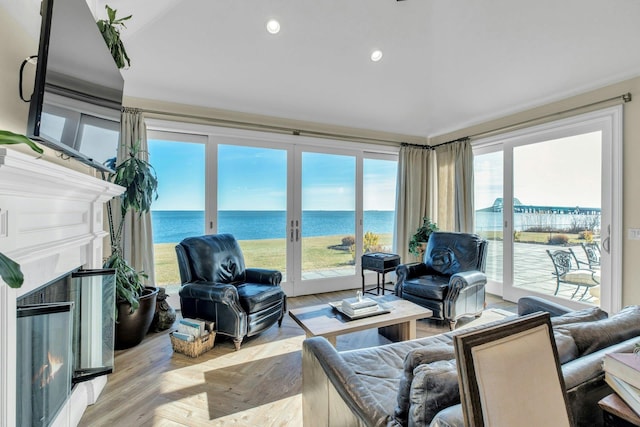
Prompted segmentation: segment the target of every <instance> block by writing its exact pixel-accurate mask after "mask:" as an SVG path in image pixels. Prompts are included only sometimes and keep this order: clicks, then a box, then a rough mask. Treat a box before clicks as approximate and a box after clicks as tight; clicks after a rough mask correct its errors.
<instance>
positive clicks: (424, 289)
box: [395, 231, 488, 329]
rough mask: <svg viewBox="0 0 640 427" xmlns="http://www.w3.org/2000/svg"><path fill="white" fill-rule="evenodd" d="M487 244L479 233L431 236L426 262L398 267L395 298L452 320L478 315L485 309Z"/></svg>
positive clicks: (436, 315)
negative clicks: (410, 302) (397, 297)
mask: <svg viewBox="0 0 640 427" xmlns="http://www.w3.org/2000/svg"><path fill="white" fill-rule="evenodd" d="M487 246H488V242H487V241H486V240H484V239H483V238H481V237H480V236H478V235H476V234H467V233H453V232H440V231H436V232H433V233H431V236H430V237H429V241H428V242H427V248H426V250H425V253H424V260H423V262H421V263H416V264H401V265H399V266H398V267H397V268H396V275H397V283H396V286H395V291H396V295H397V296H399V297H401V298H404V299H406V300H409V301H412V302H414V303H416V304H419V305H421V306H423V307H426V308H429V309H431V310H432V311H433V318H435V319H440V320H447V321H449V325H450V327H451V329H454V328H455V325H456V322H457V321H458V319H460V318H461V317H467V316H476V317H477V316H479V315H480V314H481V313H482V310H484V306H485V289H484V288H485V285H486V283H487V276H486V275H485V274H484V271H485V265H486V254H487Z"/></svg>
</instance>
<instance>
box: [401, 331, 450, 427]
mask: <svg viewBox="0 0 640 427" xmlns="http://www.w3.org/2000/svg"><path fill="white" fill-rule="evenodd" d="M437 338H440V339H442V340H443V341H442V342H439V343H433V342H430V343H429V345H428V346H425V347H421V348H417V349H414V350H411V351H410V352H409V353H407V355H406V356H405V359H404V369H403V370H402V374H401V376H400V385H399V386H398V400H397V406H396V408H395V411H394V417H395V418H396V419H397V420H398V421H399V422H400V424H402V425H407V417H408V413H409V407H410V405H411V402H410V398H409V396H410V393H411V383H412V382H413V377H414V370H415V369H416V368H417V367H418V366H420V365H422V364H427V363H431V362H434V361H438V360H449V359H453V358H455V357H456V355H455V349H454V348H453V340H452V339H451V338H450V337H446V336H444V335H441V336H440V337H437ZM437 338H436V337H434V339H437Z"/></svg>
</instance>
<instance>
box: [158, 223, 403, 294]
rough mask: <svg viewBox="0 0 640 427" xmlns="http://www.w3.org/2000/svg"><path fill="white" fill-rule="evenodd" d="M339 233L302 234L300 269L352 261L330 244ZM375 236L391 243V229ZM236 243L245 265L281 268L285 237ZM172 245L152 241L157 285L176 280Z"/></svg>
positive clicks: (336, 242) (336, 240)
mask: <svg viewBox="0 0 640 427" xmlns="http://www.w3.org/2000/svg"><path fill="white" fill-rule="evenodd" d="M343 237H345V236H343V235H337V236H320V237H305V238H304V240H303V243H302V259H303V263H302V268H303V270H305V271H308V270H326V269H331V268H340V267H344V266H347V265H351V264H352V263H353V255H352V254H351V252H349V251H344V250H337V249H331V248H330V247H331V246H336V245H340V244H341V243H342V238H343ZM379 237H380V240H379V244H380V245H383V246H388V247H391V244H392V242H391V239H392V235H391V233H387V234H379ZM238 243H239V244H240V247H241V248H242V252H243V254H244V260H245V265H246V266H247V267H261V268H271V269H275V270H280V271H285V239H264V240H239V241H238ZM175 246H176V243H156V244H154V245H153V247H154V251H155V264H156V284H157V285H158V286H168V285H177V284H179V283H180V273H179V272H178V264H177V261H176V251H175Z"/></svg>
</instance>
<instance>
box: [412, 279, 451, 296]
mask: <svg viewBox="0 0 640 427" xmlns="http://www.w3.org/2000/svg"><path fill="white" fill-rule="evenodd" d="M448 290H449V278H448V277H445V276H436V275H427V276H420V277H415V278H413V279H408V280H406V281H405V282H404V285H403V286H402V292H403V293H407V294H411V295H415V296H419V297H421V298H427V299H435V300H440V301H442V300H444V297H445V296H446V295H447V291H448Z"/></svg>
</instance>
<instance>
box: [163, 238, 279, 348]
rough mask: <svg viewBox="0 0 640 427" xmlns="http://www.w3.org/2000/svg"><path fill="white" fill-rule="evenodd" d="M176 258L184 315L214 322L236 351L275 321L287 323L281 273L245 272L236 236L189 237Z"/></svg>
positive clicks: (265, 271) (262, 270) (257, 270)
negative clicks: (246, 339)
mask: <svg viewBox="0 0 640 427" xmlns="http://www.w3.org/2000/svg"><path fill="white" fill-rule="evenodd" d="M176 254H177V256H178V266H179V268H180V278H181V280H182V287H181V288H180V308H181V309H182V316H183V317H191V318H202V319H207V320H212V321H214V322H215V329H216V332H217V333H219V334H223V335H228V336H230V337H232V338H233V342H234V344H235V347H236V350H239V349H240V344H241V343H242V339H243V338H244V337H245V336H247V337H250V336H253V335H256V334H258V333H260V332H262V331H264V330H265V329H267V328H269V327H271V326H272V325H273V324H274V323H276V322H278V325H279V326H281V325H282V319H283V317H284V313H285V311H286V295H285V293H284V292H283V290H282V288H280V282H281V281H282V273H280V272H279V271H276V270H267V269H257V268H245V265H244V256H243V255H242V251H241V249H240V246H239V245H238V242H237V241H236V239H235V238H234V237H233V236H232V235H231V234H212V235H206V236H198V237H188V238H186V239H184V240H183V241H182V242H180V243H179V244H178V245H177V246H176Z"/></svg>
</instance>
